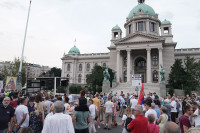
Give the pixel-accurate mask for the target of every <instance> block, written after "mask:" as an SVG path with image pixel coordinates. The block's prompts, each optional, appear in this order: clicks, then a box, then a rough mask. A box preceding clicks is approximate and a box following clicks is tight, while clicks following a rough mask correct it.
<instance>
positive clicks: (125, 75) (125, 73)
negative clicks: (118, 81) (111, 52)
mask: <svg viewBox="0 0 200 133" xmlns="http://www.w3.org/2000/svg"><path fill="white" fill-rule="evenodd" d="M126 81H127V71H124V82H126Z"/></svg>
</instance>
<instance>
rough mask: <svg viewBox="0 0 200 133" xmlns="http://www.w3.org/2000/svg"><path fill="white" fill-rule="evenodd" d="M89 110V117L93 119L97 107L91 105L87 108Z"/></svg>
mask: <svg viewBox="0 0 200 133" xmlns="http://www.w3.org/2000/svg"><path fill="white" fill-rule="evenodd" d="M89 110H90V117H91V118H92V119H95V114H96V110H97V106H96V105H94V104H91V105H90V107H89Z"/></svg>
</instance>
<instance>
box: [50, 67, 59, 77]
mask: <svg viewBox="0 0 200 133" xmlns="http://www.w3.org/2000/svg"><path fill="white" fill-rule="evenodd" d="M48 73H49V74H50V75H53V76H55V77H61V69H60V68H57V67H53V68H51V70H49V71H48Z"/></svg>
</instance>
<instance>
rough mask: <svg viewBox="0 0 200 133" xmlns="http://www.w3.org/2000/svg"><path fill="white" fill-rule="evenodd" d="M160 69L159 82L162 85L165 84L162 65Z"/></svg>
mask: <svg viewBox="0 0 200 133" xmlns="http://www.w3.org/2000/svg"><path fill="white" fill-rule="evenodd" d="M160 67H161V70H160V77H161V79H160V82H161V83H163V84H164V83H165V70H164V69H163V66H162V65H160Z"/></svg>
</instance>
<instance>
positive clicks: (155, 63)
mask: <svg viewBox="0 0 200 133" xmlns="http://www.w3.org/2000/svg"><path fill="white" fill-rule="evenodd" d="M152 58H153V59H152V60H153V61H152V63H153V65H154V66H157V65H158V56H157V55H154V56H153V57H152Z"/></svg>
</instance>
